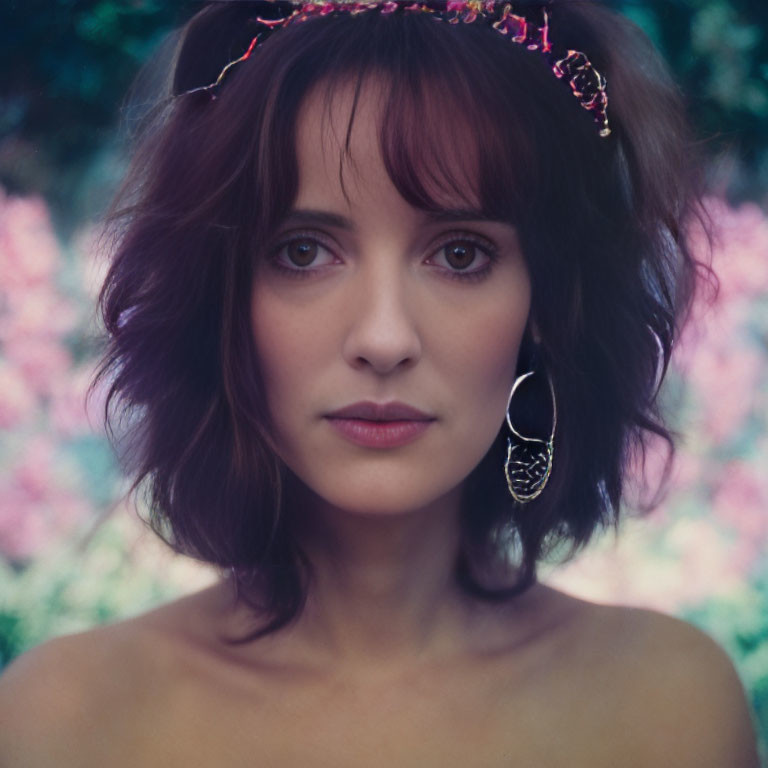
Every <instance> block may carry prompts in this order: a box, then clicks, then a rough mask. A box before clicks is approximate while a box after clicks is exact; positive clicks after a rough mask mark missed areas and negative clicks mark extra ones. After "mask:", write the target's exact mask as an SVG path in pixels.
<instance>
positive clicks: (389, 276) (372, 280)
mask: <svg viewBox="0 0 768 768" xmlns="http://www.w3.org/2000/svg"><path fill="white" fill-rule="evenodd" d="M372 261H375V260H372ZM384 261H385V259H382V260H381V261H379V265H378V268H370V269H363V270H361V272H360V274H359V275H358V276H357V277H358V279H357V280H356V281H355V284H354V287H353V286H350V288H351V291H350V293H351V296H350V298H349V301H348V303H347V308H346V309H344V310H342V311H344V312H348V318H347V322H346V324H345V327H346V329H347V334H346V337H345V340H344V358H345V359H346V360H347V362H348V363H349V364H350V365H351V366H352V367H354V368H360V367H365V366H366V365H369V366H370V367H371V368H372V369H373V370H374V371H375V372H376V373H378V374H387V373H389V372H391V371H393V370H395V369H396V368H398V367H403V366H407V365H413V364H414V363H415V362H416V360H418V358H419V357H420V356H421V339H420V333H419V331H418V329H417V327H416V318H415V311H416V306H414V305H415V304H416V303H417V302H416V297H415V296H414V291H413V289H414V287H415V286H413V285H412V284H410V283H409V279H408V275H407V274H406V270H405V268H403V267H395V266H393V265H392V263H391V262H392V260H391V259H390V263H389V264H388V265H387V264H382V262H384Z"/></svg>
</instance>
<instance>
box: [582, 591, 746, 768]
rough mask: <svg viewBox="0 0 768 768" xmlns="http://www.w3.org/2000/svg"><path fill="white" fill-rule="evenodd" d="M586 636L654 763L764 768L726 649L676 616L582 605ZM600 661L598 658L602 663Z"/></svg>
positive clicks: (682, 766) (702, 767)
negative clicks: (611, 680) (759, 766)
mask: <svg viewBox="0 0 768 768" xmlns="http://www.w3.org/2000/svg"><path fill="white" fill-rule="evenodd" d="M583 615H584V616H585V619H586V620H585V622H584V627H585V628H584V632H585V633H587V635H588V636H589V641H590V645H591V647H593V648H595V649H596V657H595V658H596V662H597V663H600V664H601V665H602V670H603V674H605V676H606V683H607V682H609V681H610V678H612V679H613V680H614V681H615V683H614V690H616V691H617V697H620V698H621V699H623V701H621V702H619V701H617V702H616V706H617V708H619V709H620V708H621V707H622V706H623V707H624V709H625V711H626V712H627V713H628V714H629V718H628V719H629V720H630V721H631V722H632V723H634V726H628V727H633V728H634V729H635V736H636V741H635V742H634V743H636V744H637V745H638V748H639V749H642V750H643V753H644V754H645V755H647V758H646V759H645V761H644V763H646V762H647V764H648V765H668V766H679V767H680V768H687V766H691V768H693V766H696V768H709V766H712V768H715V766H718V767H719V766H724V765H728V766H732V768H758V756H757V751H756V736H755V733H754V729H753V725H752V716H751V710H750V706H749V703H748V700H747V697H746V694H745V691H744V688H743V685H742V683H741V679H740V677H739V675H738V672H737V671H736V669H735V667H734V665H733V662H732V661H731V659H730V657H729V656H728V654H727V653H726V652H725V650H724V649H723V648H722V647H721V646H720V645H719V644H718V643H717V642H716V641H715V640H714V639H712V638H711V637H710V636H709V635H708V634H707V633H706V632H704V631H702V630H701V629H699V628H697V627H695V626H693V625H692V624H689V623H688V622H685V621H683V620H681V619H679V618H677V617H674V616H670V615H667V614H663V613H660V612H658V611H654V610H650V609H644V608H632V607H627V606H610V605H597V604H594V603H587V602H586V601H585V602H584V609H583ZM598 657H599V659H598Z"/></svg>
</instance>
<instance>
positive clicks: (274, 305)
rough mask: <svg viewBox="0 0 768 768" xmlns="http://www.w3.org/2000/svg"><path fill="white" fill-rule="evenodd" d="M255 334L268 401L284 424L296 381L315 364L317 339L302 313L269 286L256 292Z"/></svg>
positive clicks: (277, 417)
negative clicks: (268, 289) (305, 325)
mask: <svg viewBox="0 0 768 768" xmlns="http://www.w3.org/2000/svg"><path fill="white" fill-rule="evenodd" d="M251 333H252V338H253V342H254V346H255V350H256V357H257V359H258V361H259V366H260V368H261V373H262V377H263V381H264V387H265V396H266V399H267V404H268V406H269V410H270V412H271V413H272V415H273V417H274V418H275V421H276V423H277V424H278V425H280V423H281V421H282V420H283V417H282V415H281V412H282V411H283V410H284V409H285V408H286V407H287V406H289V404H290V401H291V398H292V396H293V390H294V388H295V386H296V383H297V382H301V381H302V380H305V375H306V373H307V371H308V370H310V369H311V368H312V366H313V364H314V361H313V359H312V354H313V351H314V350H316V349H317V344H316V339H315V338H314V337H313V335H312V334H310V333H307V332H306V329H305V327H304V326H303V319H302V315H301V313H300V312H295V311H291V307H290V305H287V304H286V303H285V302H284V301H279V300H278V299H276V298H275V297H274V296H273V295H272V294H271V293H270V292H269V291H267V290H265V289H263V290H254V291H253V293H252V304H251Z"/></svg>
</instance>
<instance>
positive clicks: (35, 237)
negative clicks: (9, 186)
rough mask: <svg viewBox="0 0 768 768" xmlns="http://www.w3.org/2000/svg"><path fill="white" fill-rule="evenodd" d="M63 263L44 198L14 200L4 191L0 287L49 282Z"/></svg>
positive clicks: (0, 218) (0, 199) (0, 196)
mask: <svg viewBox="0 0 768 768" xmlns="http://www.w3.org/2000/svg"><path fill="white" fill-rule="evenodd" d="M60 262H61V251H60V249H59V245H58V242H57V241H56V237H55V235H54V232H53V228H52V226H51V220H50V216H49V214H48V207H47V206H46V204H45V202H44V201H43V199H42V198H40V197H13V196H9V195H6V194H5V192H4V191H3V190H2V189H0V285H2V286H3V288H4V289H5V290H13V289H18V288H24V287H29V286H32V285H35V284H38V283H40V282H49V281H50V280H51V279H52V277H53V275H54V273H55V272H56V271H57V270H58V268H59V265H60Z"/></svg>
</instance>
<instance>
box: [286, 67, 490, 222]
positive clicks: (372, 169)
mask: <svg viewBox="0 0 768 768" xmlns="http://www.w3.org/2000/svg"><path fill="white" fill-rule="evenodd" d="M356 89H357V93H356ZM457 109H460V107H459V105H455V104H452V103H451V99H450V98H447V97H445V96H444V95H443V96H439V95H435V94H430V93H429V91H428V90H426V89H424V88H422V90H421V92H420V93H418V92H416V93H403V92H399V93H393V90H392V86H391V84H390V82H389V80H388V79H387V77H386V76H382V75H369V76H367V77H366V78H365V79H362V80H360V81H359V82H357V81H356V80H355V79H354V78H352V77H349V78H345V79H337V80H326V81H324V82H320V83H317V84H316V85H315V86H314V87H313V88H312V89H311V90H310V91H309V93H308V94H307V95H306V97H305V98H304V100H303V102H302V105H301V108H300V110H299V113H298V116H297V127H296V144H297V146H296V154H297V160H298V168H299V188H300V191H301V190H302V189H304V190H306V189H307V187H312V188H316V189H317V188H318V187H324V189H325V191H326V193H327V192H329V191H330V189H331V188H333V189H338V190H340V193H341V194H344V195H345V196H346V193H347V192H349V193H351V194H352V195H365V194H372V195H378V194H382V193H384V192H385V191H386V190H387V189H391V186H392V185H393V184H394V186H395V188H396V189H397V191H398V192H399V193H400V194H401V196H403V197H404V198H406V199H407V200H408V201H409V202H410V203H411V204H412V205H415V206H416V207H425V208H435V207H438V208H439V207H454V208H455V207H467V208H478V207H479V195H478V183H477V178H478V161H477V141H476V139H475V138H474V136H475V134H473V132H472V130H471V126H470V125H469V123H468V122H466V121H463V120H462V119H461V118H460V116H459V117H457V115H456V110H457Z"/></svg>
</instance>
